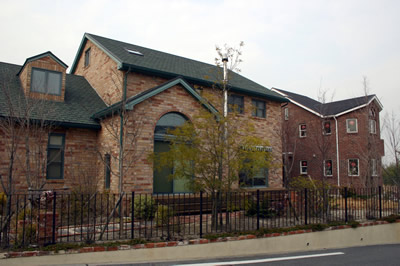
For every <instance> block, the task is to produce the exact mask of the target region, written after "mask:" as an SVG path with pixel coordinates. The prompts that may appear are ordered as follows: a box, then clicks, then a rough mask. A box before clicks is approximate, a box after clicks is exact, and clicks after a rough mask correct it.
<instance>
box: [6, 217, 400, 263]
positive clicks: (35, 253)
mask: <svg viewBox="0 0 400 266" xmlns="http://www.w3.org/2000/svg"><path fill="white" fill-rule="evenodd" d="M395 223H400V220H396V222H395ZM383 224H390V223H389V222H387V221H373V222H364V223H360V224H359V225H358V226H357V227H367V226H375V225H383ZM357 227H356V228H357ZM348 228H352V226H350V225H338V226H331V227H328V228H326V229H324V230H323V231H329V230H341V229H348ZM311 232H314V231H313V230H312V229H306V230H295V231H289V232H283V233H269V234H264V235H262V236H256V235H251V234H249V235H240V236H231V237H219V238H215V239H205V238H199V239H192V240H183V241H167V242H155V243H146V244H136V245H126V244H124V245H120V246H111V247H109V246H101V245H99V246H93V247H83V248H79V249H68V250H58V251H43V250H35V251H10V252H5V253H0V259H8V258H21V257H35V256H47V255H61V254H78V253H89V252H103V251H117V250H132V249H153V248H164V247H176V246H188V245H203V244H210V243H219V242H227V241H241V240H248V239H256V238H271V237H278V236H287V235H298V234H307V233H311Z"/></svg>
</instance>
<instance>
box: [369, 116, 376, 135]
mask: <svg viewBox="0 0 400 266" xmlns="http://www.w3.org/2000/svg"><path fill="white" fill-rule="evenodd" d="M369 133H371V134H376V121H375V120H373V119H370V120H369Z"/></svg>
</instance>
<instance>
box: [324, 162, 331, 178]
mask: <svg viewBox="0 0 400 266" xmlns="http://www.w3.org/2000/svg"><path fill="white" fill-rule="evenodd" d="M324 173H325V176H332V160H325V161H324Z"/></svg>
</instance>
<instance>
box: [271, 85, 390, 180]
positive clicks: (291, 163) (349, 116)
mask: <svg viewBox="0 0 400 266" xmlns="http://www.w3.org/2000/svg"><path fill="white" fill-rule="evenodd" d="M272 90H273V91H275V92H277V93H279V94H280V95H282V96H283V97H286V98H288V99H289V100H290V102H289V103H288V104H283V105H282V146H283V148H282V150H283V160H284V167H283V168H284V171H285V173H284V176H285V179H286V180H285V183H286V184H287V183H288V182H290V179H291V178H293V177H296V176H302V175H303V176H310V177H312V178H316V179H322V180H325V181H327V182H329V183H331V184H333V185H337V186H358V187H360V186H361V187H365V186H376V185H381V184H382V170H381V158H382V156H383V155H384V143H383V140H382V139H381V138H380V121H379V112H380V111H381V110H382V105H381V103H380V101H379V100H378V98H377V97H376V96H375V95H368V96H363V97H358V98H351V99H347V100H342V101H334V102H330V103H321V102H319V101H316V100H313V99H311V98H309V97H306V96H303V95H299V94H296V93H292V92H288V91H284V90H281V89H276V88H273V89H272Z"/></svg>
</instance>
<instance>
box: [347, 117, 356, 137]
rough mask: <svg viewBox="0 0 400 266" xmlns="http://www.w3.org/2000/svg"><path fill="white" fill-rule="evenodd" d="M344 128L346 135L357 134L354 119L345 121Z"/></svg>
mask: <svg viewBox="0 0 400 266" xmlns="http://www.w3.org/2000/svg"><path fill="white" fill-rule="evenodd" d="M346 128H347V133H357V132H358V128H357V119H356V118H351V119H347V120H346Z"/></svg>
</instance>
